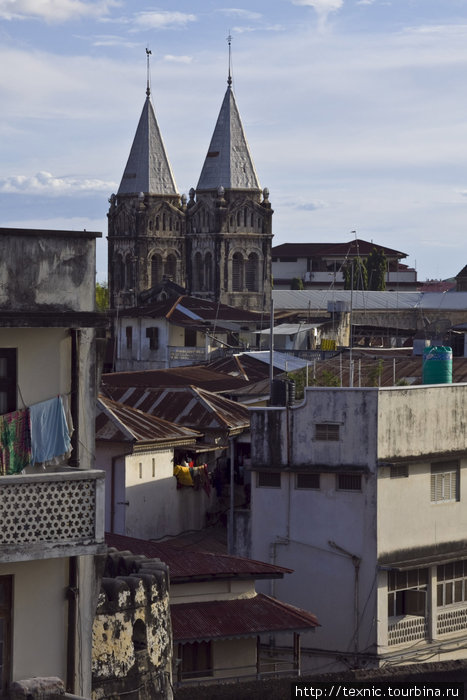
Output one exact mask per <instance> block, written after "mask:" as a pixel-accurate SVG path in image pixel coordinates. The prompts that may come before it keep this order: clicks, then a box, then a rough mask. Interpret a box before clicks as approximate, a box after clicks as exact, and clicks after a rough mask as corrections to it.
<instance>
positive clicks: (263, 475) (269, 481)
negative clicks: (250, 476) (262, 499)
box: [256, 472, 281, 489]
mask: <svg viewBox="0 0 467 700" xmlns="http://www.w3.org/2000/svg"><path fill="white" fill-rule="evenodd" d="M256 485H257V486H258V487H259V488H272V489H280V487H281V473H280V472H257V478H256Z"/></svg>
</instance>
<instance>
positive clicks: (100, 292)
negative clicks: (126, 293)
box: [96, 282, 109, 311]
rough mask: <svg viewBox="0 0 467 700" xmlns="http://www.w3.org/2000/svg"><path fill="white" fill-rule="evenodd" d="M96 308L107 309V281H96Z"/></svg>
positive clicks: (99, 309)
mask: <svg viewBox="0 0 467 700" xmlns="http://www.w3.org/2000/svg"><path fill="white" fill-rule="evenodd" d="M96 308H97V310H98V311H107V309H108V308H109V287H108V284H107V282H102V284H101V283H100V282H96Z"/></svg>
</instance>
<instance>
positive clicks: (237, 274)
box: [232, 253, 243, 292]
mask: <svg viewBox="0 0 467 700" xmlns="http://www.w3.org/2000/svg"><path fill="white" fill-rule="evenodd" d="M232 291H233V292H242V291H243V255H242V254H241V253H234V254H233V256H232Z"/></svg>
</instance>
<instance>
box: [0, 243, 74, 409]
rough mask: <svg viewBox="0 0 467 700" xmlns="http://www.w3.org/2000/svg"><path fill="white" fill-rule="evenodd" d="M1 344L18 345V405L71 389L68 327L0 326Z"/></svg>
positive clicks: (7, 345) (36, 401) (43, 399)
mask: <svg viewBox="0 0 467 700" xmlns="http://www.w3.org/2000/svg"><path fill="white" fill-rule="evenodd" d="M0 240H1V239H0ZM0 347H2V348H17V358H18V390H17V405H18V407H20V408H22V407H23V406H30V405H31V404H34V403H38V402H39V401H45V400H46V399H51V398H53V397H54V396H56V395H57V394H68V393H69V392H70V390H71V339H70V334H69V331H68V329H65V328H0Z"/></svg>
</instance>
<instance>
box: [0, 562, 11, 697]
mask: <svg viewBox="0 0 467 700" xmlns="http://www.w3.org/2000/svg"><path fill="white" fill-rule="evenodd" d="M12 589H13V577H12V576H0V696H1V697H7V695H6V692H7V686H8V683H9V681H10V665H11V638H12V633H11V602H12Z"/></svg>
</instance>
